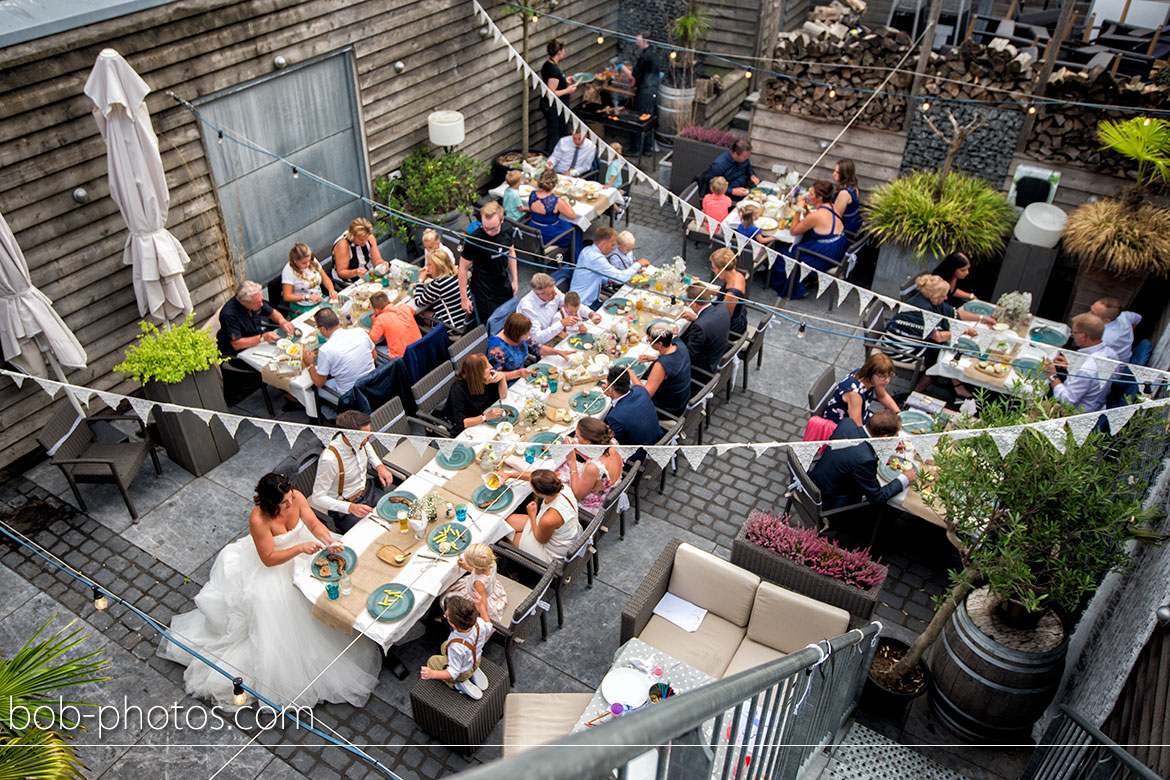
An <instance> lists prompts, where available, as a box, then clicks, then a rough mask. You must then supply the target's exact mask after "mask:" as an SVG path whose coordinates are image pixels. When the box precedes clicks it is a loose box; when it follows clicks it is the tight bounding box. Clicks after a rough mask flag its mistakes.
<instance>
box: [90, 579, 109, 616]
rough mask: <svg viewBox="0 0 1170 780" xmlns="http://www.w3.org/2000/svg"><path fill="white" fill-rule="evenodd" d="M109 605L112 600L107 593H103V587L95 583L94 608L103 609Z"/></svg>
mask: <svg viewBox="0 0 1170 780" xmlns="http://www.w3.org/2000/svg"><path fill="white" fill-rule="evenodd" d="M108 606H110V602H109V600H108V599H107V598H106V594H104V593H102V590H101V588H99V587H98V586H96V585H94V587H93V608H94V609H97V610H103V609H105V608H106V607H108Z"/></svg>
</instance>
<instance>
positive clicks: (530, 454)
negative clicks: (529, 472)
mask: <svg viewBox="0 0 1170 780" xmlns="http://www.w3.org/2000/svg"><path fill="white" fill-rule="evenodd" d="M535 460H536V448H535V447H529V448H528V449H526V450H524V462H525V463H527V464H528V465H529V466H531V465H532V464H533V462H534V461H535Z"/></svg>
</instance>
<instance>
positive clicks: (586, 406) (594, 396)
mask: <svg viewBox="0 0 1170 780" xmlns="http://www.w3.org/2000/svg"><path fill="white" fill-rule="evenodd" d="M569 408H570V409H572V410H573V411H574V412H578V413H580V414H597V413H598V412H600V411H601V410H602V409H604V408H605V396H604V395H602V394H601V393H599V392H598V391H596V390H578V391H577V392H575V393H573V397H572V398H570V399H569Z"/></svg>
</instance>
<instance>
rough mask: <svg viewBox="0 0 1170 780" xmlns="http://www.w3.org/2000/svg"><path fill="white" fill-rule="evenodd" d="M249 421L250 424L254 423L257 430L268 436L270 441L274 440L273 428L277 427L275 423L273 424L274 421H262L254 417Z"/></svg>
mask: <svg viewBox="0 0 1170 780" xmlns="http://www.w3.org/2000/svg"><path fill="white" fill-rule="evenodd" d="M247 419H248V422H250V423H252V424H253V425H255V426H256V427H257V428H259V429H260V430H262V431H264V435H265V436H267V437H268V438H270V439H271V438H272V428H273V427H274V426H275V425H276V423H275V422H273V421H272V420H261V419H257V418H254V417H249V418H247Z"/></svg>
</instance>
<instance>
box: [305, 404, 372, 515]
mask: <svg viewBox="0 0 1170 780" xmlns="http://www.w3.org/2000/svg"><path fill="white" fill-rule="evenodd" d="M337 425H338V427H339V428H342V429H343V430H342V431H341V432H339V433H338V434H337V435H336V436H334V437H333V440H332V441H330V442H329V446H328V447H326V448H325V449H324V450H323V451H322V452H321V457H320V458H319V459H318V461H317V478H316V479H315V480H314V481H313V495H311V496H310V497H309V503H310V504H312V506H313V508H314V509H319V510H321V511H323V512H328V513H329V517H330V518H331V519H332V520H333V524H334V525H336V526H337V531H338V532H339V533H343V534H344V533H345V532H346V531H348V530H349V529H351V528H353V527H354V526H355V525H357V523H358V521H359V520H361V519H362V518H363V517H365V516H366V515H368V514H369V513H370V512H372V511H374V505H375V504H376V503H377V502H378V499H379V498H380V497H381V494H382V490H381V488H385V487H389V486H390V485H391V483H392V482H393V476H392V475H391V473H390V469H388V468H386V466H385V464H383V463H382V459H381V458H380V457H378V453H377V452H375V451H374V447H373V444H371V442H370V436H369V430H370V416H369V415H367V414H364V413H362V412H358V411H354V410H349V411H345V412H342V413H341V414H339V415H337ZM370 466H373V467H374V470H375V472H376V473H377V476H378V479H377V481H375V480H374V477H373V475H372V474H370V471H369V469H370ZM379 483H381V484H380V485H379Z"/></svg>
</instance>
